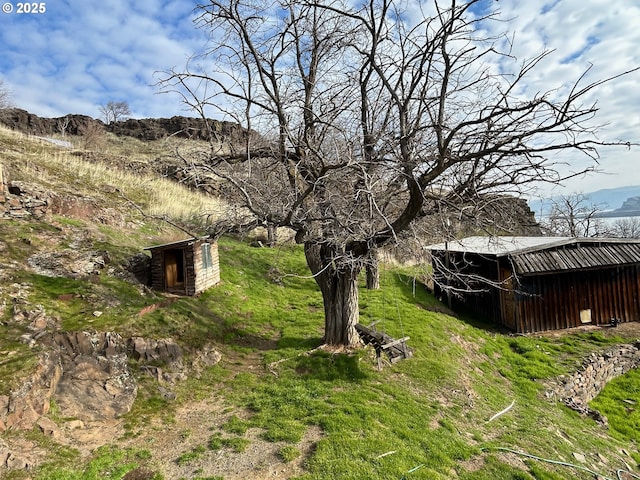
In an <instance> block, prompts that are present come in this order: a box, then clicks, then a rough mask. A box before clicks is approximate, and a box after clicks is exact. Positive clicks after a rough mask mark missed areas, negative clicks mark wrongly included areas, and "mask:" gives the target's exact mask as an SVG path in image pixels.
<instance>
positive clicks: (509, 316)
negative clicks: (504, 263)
mask: <svg viewBox="0 0 640 480" xmlns="http://www.w3.org/2000/svg"><path fill="white" fill-rule="evenodd" d="M500 280H501V281H502V290H500V299H501V300H502V301H501V302H500V303H501V304H502V323H503V324H504V325H505V326H507V327H509V328H510V329H511V330H517V325H516V294H515V292H514V291H513V275H512V274H511V271H510V270H509V269H506V268H501V269H500Z"/></svg>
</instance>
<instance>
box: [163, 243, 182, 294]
mask: <svg viewBox="0 0 640 480" xmlns="http://www.w3.org/2000/svg"><path fill="white" fill-rule="evenodd" d="M164 283H165V288H166V289H167V290H171V289H182V288H184V254H183V251H182V250H178V249H172V250H165V252H164Z"/></svg>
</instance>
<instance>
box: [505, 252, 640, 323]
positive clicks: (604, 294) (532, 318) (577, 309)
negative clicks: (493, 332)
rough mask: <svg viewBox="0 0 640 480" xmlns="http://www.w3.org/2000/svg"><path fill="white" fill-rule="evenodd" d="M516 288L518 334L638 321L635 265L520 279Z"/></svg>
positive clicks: (639, 277) (639, 279)
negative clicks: (617, 321)
mask: <svg viewBox="0 0 640 480" xmlns="http://www.w3.org/2000/svg"><path fill="white" fill-rule="evenodd" d="M517 289H518V290H519V291H518V292H517V293H516V303H517V308H516V312H515V315H516V318H515V319H514V320H515V322H516V325H517V328H516V331H518V332H521V333H529V332H540V331H544V330H557V329H563V328H573V327H578V326H580V325H584V324H592V325H607V324H609V323H610V322H611V320H612V319H613V318H615V319H618V320H619V321H620V322H633V321H638V320H640V305H639V300H638V299H639V297H640V268H639V267H638V265H627V266H618V267H613V268H601V269H597V270H582V271H569V272H564V273H555V274H553V275H534V276H530V277H529V276H527V277H520V278H519V286H517ZM502 320H503V321H502V322H501V323H503V324H506V321H507V319H502Z"/></svg>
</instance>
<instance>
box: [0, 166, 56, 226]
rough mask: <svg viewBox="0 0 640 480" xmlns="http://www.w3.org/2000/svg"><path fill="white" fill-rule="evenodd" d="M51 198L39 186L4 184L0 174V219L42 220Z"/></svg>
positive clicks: (15, 182) (16, 182)
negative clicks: (31, 218)
mask: <svg viewBox="0 0 640 480" xmlns="http://www.w3.org/2000/svg"><path fill="white" fill-rule="evenodd" d="M0 169H1V167H0ZM52 198H53V195H52V194H51V192H49V191H47V190H45V189H44V188H42V187H40V186H39V185H35V184H31V183H26V182H18V181H13V182H8V183H6V184H4V183H2V174H1V173H0V218H3V217H4V218H25V217H29V216H32V217H34V218H43V217H44V216H45V215H46V213H47V210H48V209H49V206H50V204H51V200H52Z"/></svg>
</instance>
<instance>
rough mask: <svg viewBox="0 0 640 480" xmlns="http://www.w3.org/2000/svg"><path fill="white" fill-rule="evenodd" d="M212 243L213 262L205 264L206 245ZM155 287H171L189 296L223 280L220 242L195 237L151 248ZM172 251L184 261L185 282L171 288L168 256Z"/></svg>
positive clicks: (210, 249)
mask: <svg viewBox="0 0 640 480" xmlns="http://www.w3.org/2000/svg"><path fill="white" fill-rule="evenodd" d="M205 244H206V245H209V247H208V248H209V251H210V254H211V255H210V262H207V265H205V264H204V263H203V255H202V248H203V245H205ZM149 250H150V251H151V286H152V288H154V289H156V290H168V291H171V292H175V293H184V294H186V295H196V294H198V293H200V292H202V291H204V290H206V289H207V288H209V287H212V286H214V285H216V284H218V283H219V282H220V261H219V258H218V245H217V243H216V242H212V241H209V240H192V241H188V242H186V241H185V242H176V243H173V244H167V245H161V246H158V247H150V248H149ZM168 251H171V252H179V258H180V259H181V261H182V269H183V270H182V271H183V283H182V285H176V286H173V287H171V288H168V287H167V278H166V262H165V256H166V254H167V252H168Z"/></svg>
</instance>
